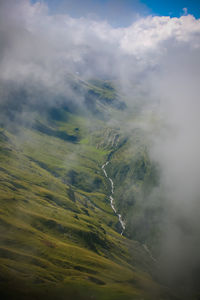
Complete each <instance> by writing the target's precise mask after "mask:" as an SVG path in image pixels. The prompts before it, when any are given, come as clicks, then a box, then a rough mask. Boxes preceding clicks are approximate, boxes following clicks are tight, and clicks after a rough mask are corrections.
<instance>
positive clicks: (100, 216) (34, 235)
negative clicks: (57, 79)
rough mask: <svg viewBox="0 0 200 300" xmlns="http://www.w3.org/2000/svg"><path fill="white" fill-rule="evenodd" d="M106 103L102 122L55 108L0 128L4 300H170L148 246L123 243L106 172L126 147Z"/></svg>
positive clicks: (0, 254) (98, 104) (1, 281)
mask: <svg viewBox="0 0 200 300" xmlns="http://www.w3.org/2000/svg"><path fill="white" fill-rule="evenodd" d="M98 91H99V90H98ZM113 101H114V100H113ZM101 103H102V101H101V97H100V98H98V97H97V99H96V100H95V105H96V107H98V111H100V110H101V117H100V118H99V117H98V116H99V114H97V115H96V114H93V110H92V111H91V113H90V114H89V115H86V114H85V111H81V112H80V111H76V112H73V111H71V112H70V111H69V109H67V107H64V108H56V107H55V108H51V109H50V110H47V111H48V112H47V113H45V114H42V113H41V112H36V113H35V115H34V118H35V120H34V122H33V123H32V124H31V125H29V124H28V126H27V124H25V123H23V122H19V123H17V122H16V121H14V122H10V126H9V128H8V127H5V126H4V127H2V128H1V132H0V164H1V168H0V179H1V180H0V195H1V196H0V202H1V206H0V223H1V229H0V230H1V231H0V232H1V242H0V262H1V263H0V266H1V267H0V268H1V273H0V274H1V275H0V287H1V291H2V295H3V296H4V299H6V298H7V299H41V298H42V297H48V299H72V298H76V299H88V298H89V299H90V298H91V299H99V300H100V299H102V300H103V299H141V298H142V299H168V298H170V299H171V296H170V295H169V292H168V290H167V289H166V288H163V287H161V286H160V285H159V284H157V283H156V282H155V280H154V279H153V278H152V274H153V265H154V262H153V260H152V258H151V256H150V255H149V254H148V253H147V251H146V250H145V249H144V247H143V246H142V245H141V244H140V243H138V242H136V241H133V240H129V239H127V238H125V237H124V236H121V235H120V234H119V232H120V229H119V226H120V224H119V221H118V218H117V216H116V215H115V214H114V212H113V210H112V208H111V206H110V200H109V197H108V196H109V193H110V184H109V182H108V181H107V180H106V178H105V176H104V174H103V171H102V168H101V166H102V165H103V163H104V162H105V161H106V160H107V159H108V158H109V157H112V154H113V151H115V150H116V149H118V150H119V149H120V147H122V146H123V145H124V143H125V138H124V137H122V138H121V137H120V135H119V134H118V133H119V128H116V127H113V126H112V125H111V126H110V124H109V118H108V115H109V114H110V113H112V112H113V110H115V111H116V110H117V109H118V108H116V107H115V105H114V106H113V103H112V105H111V106H110V104H108V103H105V101H104V103H103V104H101ZM99 107H100V108H99ZM105 109H106V114H107V117H106V119H107V120H108V121H105V118H104V117H103V119H102V114H103V113H104V110H105ZM120 109H121V108H120ZM103 115H104V114H103ZM116 144H117V145H118V146H117V147H115V146H116Z"/></svg>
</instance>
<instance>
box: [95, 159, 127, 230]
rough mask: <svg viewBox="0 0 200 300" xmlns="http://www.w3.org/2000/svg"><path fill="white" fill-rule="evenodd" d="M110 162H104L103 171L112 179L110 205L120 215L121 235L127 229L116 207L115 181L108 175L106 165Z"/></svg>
mask: <svg viewBox="0 0 200 300" xmlns="http://www.w3.org/2000/svg"><path fill="white" fill-rule="evenodd" d="M109 163H110V162H109V161H107V162H106V163H105V164H103V166H102V167H101V168H102V170H103V172H104V175H105V177H106V178H107V179H108V180H109V181H110V185H111V195H110V196H109V198H110V206H111V207H112V210H113V211H114V213H115V214H116V215H117V216H118V219H119V222H120V224H121V227H122V232H121V235H123V233H124V230H125V229H126V223H125V222H124V221H123V220H122V216H121V214H118V213H117V210H116V208H115V203H114V198H113V197H112V195H113V194H114V183H113V180H112V178H110V177H108V174H107V172H106V170H105V167H106V166H107V165H108V164H109Z"/></svg>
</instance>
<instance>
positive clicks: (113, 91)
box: [0, 0, 200, 299]
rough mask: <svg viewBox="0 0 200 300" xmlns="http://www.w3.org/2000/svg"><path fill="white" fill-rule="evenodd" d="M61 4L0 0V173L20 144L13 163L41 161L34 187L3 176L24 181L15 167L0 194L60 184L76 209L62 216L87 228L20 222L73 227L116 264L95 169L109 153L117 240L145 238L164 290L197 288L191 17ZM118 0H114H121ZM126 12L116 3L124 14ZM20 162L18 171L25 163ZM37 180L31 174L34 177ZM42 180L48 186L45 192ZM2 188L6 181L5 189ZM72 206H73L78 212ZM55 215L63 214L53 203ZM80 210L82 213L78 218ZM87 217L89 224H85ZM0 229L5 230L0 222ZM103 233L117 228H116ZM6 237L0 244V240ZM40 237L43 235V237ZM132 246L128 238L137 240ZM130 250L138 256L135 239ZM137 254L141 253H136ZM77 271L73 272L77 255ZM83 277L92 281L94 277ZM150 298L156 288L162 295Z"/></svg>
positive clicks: (199, 72) (199, 46) (198, 195)
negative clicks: (116, 20) (118, 20)
mask: <svg viewBox="0 0 200 300" xmlns="http://www.w3.org/2000/svg"><path fill="white" fill-rule="evenodd" d="M76 2H77V1H76ZM69 3H70V2H69ZM69 3H68V2H66V3H65V5H64V2H63V4H62V5H63V6H61V7H63V9H65V11H67V10H69V14H67V13H62V11H61V9H60V8H59V9H58V11H57V12H56V13H52V12H51V13H50V8H48V5H47V4H46V3H45V2H35V3H31V2H30V1H28V0H19V1H15V0H7V1H1V2H0V69H1V72H0V120H1V121H0V126H1V135H0V141H1V143H2V147H1V152H2V157H1V162H2V170H1V171H2V172H3V173H2V176H1V177H2V180H5V182H7V180H8V177H9V176H11V175H12V176H14V172H15V171H16V169H15V167H14V162H15V161H18V158H17V157H18V156H17V155H20V159H21V162H22V164H21V165H20V166H22V165H23V170H25V169H26V168H28V167H27V166H31V164H33V165H34V167H35V168H36V169H35V172H36V173H37V172H42V173H41V174H42V175H41V174H40V176H41V178H45V179H44V181H45V184H44V186H43V187H42V188H41V187H40V189H39V190H38V191H37V193H36V194H37V195H36V194H34V191H33V190H31V189H30V190H29V187H28V186H26V184H27V183H26V184H25V187H26V188H25V190H26V192H22V194H20V193H21V192H19V191H18V188H19V189H20V187H19V186H18V187H17V186H15V187H11V186H10V185H12V182H13V181H15V179H16V178H18V179H19V178H21V179H20V180H22V182H23V180H25V177H26V176H25V175H23V176H25V177H23V176H22V177H20V176H21V175H20V174H18V175H15V177H16V178H15V177H12V176H11V177H12V178H10V177H9V184H8V183H4V184H3V187H5V186H6V187H7V188H6V189H4V188H2V191H4V192H2V196H0V197H1V198H2V199H1V200H2V203H4V202H5V199H7V198H8V199H10V197H11V196H10V195H11V194H12V197H15V194H16V195H17V197H19V201H21V200H20V199H22V198H23V197H25V196H24V195H25V194H26V195H28V196H26V197H28V198H29V197H33V199H36V198H37V197H39V198H37V201H43V199H46V200H47V202H51V205H52V203H54V201H56V200H55V199H57V198H56V197H57V196H56V195H57V194H58V195H59V193H60V192H59V188H58V187H60V189H61V190H63V191H64V189H65V187H64V184H66V186H67V193H68V198H69V199H71V200H70V201H72V203H73V204H71V202H66V203H67V204H66V210H69V211H73V214H76V217H73V218H74V219H72V222H71V223H72V224H73V222H79V221H80V220H81V221H80V222H82V219H81V218H83V219H84V221H83V224H84V225H82V223H80V224H81V226H83V227H84V226H86V225H85V224H86V223H87V222H89V223H90V226H91V228H92V229H91V228H90V229H91V232H93V233H92V235H90V234H89V233H88V231H90V229H87V230H86V231H85V233H80V232H81V229H77V228H76V229H75V227H73V230H72V229H70V230H71V233H70V234H69V232H68V233H66V232H67V231H65V227H64V226H67V225H66V224H65V225H63V224H64V223H63V224H57V223H53V222H58V219H56V217H55V216H53V213H52V215H51V218H52V219H51V221H49V220H45V221H44V220H43V221H41V220H42V219H38V221H35V222H36V223H37V224H36V225H33V224H35V223H34V221H31V222H32V223H31V226H33V228H34V230H41V232H43V233H44V232H45V230H46V229H44V228H45V226H47V225H48V229H49V228H50V229H49V230H50V231H51V230H52V231H54V230H55V231H56V230H58V231H59V232H60V233H61V232H62V234H66V235H67V234H68V238H69V241H70V237H71V240H72V241H73V242H74V243H75V242H76V243H77V240H78V241H79V238H80V239H81V242H80V241H79V242H78V245H79V243H80V244H81V243H82V244H81V245H82V247H83V248H84V247H85V248H87V249H89V250H91V251H94V252H95V251H96V253H98V255H103V257H107V258H109V259H111V260H114V259H113V257H118V258H117V261H118V262H119V261H120V259H122V260H124V262H123V265H124V266H125V265H126V264H128V263H130V259H128V258H127V257H128V256H126V255H125V254H124V253H123V255H122V253H121V252H120V251H122V252H123V250H121V248H120V250H119V253H120V254H119V253H117V252H116V253H114V254H112V251H113V250H112V249H113V245H116V244H117V243H118V242H117V241H118V239H120V223H119V220H117V217H116V216H115V218H116V219H115V220H114V219H113V218H114V217H113V216H112V213H113V211H112V210H111V208H110V203H109V198H108V196H109V192H110V190H109V189H110V187H109V186H108V183H107V182H106V178H104V177H105V176H104V177H103V175H104V174H102V173H100V172H102V170H101V166H102V165H103V163H105V162H106V161H110V166H109V165H108V167H107V168H108V175H109V176H110V177H111V178H112V180H113V182H114V184H115V193H114V198H115V201H116V208H117V210H118V211H119V212H120V213H121V214H122V217H123V219H124V220H125V222H126V225H127V226H126V230H125V231H124V236H125V238H126V239H127V243H128V241H129V240H130V241H131V242H132V241H136V244H137V243H140V244H141V245H143V246H144V245H146V247H147V246H148V248H147V249H150V250H148V251H150V253H152V257H153V258H154V257H155V261H156V262H157V266H156V268H155V269H156V271H155V270H154V271H151V272H150V273H151V275H152V274H153V275H152V276H153V277H152V278H153V280H154V278H159V280H158V282H159V284H161V285H166V286H167V288H170V289H171V288H172V290H173V294H174V290H175V289H176V286H178V288H177V289H178V292H177V294H176V292H175V296H171V297H172V298H170V297H169V299H173V297H177V299H179V297H186V298H188V297H189V298H188V299H198V297H199V272H200V256H199V253H200V226H199V219H200V207H199V206H200V187H199V186H200V185H199V178H200V174H199V173H200V171H199V170H200V161H199V159H198V154H199V147H200V139H199V128H200V119H199V110H200V103H199V95H200V85H199V78H200V20H199V19H196V18H195V17H194V16H192V15H190V14H187V13H186V11H185V14H183V15H182V16H180V17H179V18H177V17H173V18H171V17H166V16H165V17H164V16H153V15H148V16H144V15H143V16H142V14H141V12H142V11H145V12H146V8H145V7H144V6H143V5H142V4H140V3H139V2H137V1H135V7H136V8H137V9H136V11H137V10H138V13H134V14H133V16H132V14H130V15H129V18H130V19H133V20H134V21H133V22H132V24H131V25H127V26H124V27H123V26H119V25H118V26H115V24H113V21H112V13H113V14H115V13H116V14H117V10H116V12H113V11H112V9H110V10H109V9H108V10H107V15H106V17H105V19H104V20H103V19H102V15H103V13H102V14H100V15H99V17H98V16H97V15H95V14H96V11H98V9H97V8H96V7H94V8H92V9H93V11H94V14H87V13H86V12H87V6H86V7H85V8H84V7H80V9H79V11H77V10H76V3H74V4H73V5H74V6H72V7H71V6H70V5H69ZM118 4H119V6H120V7H121V5H122V3H121V2H119V3H118ZM87 5H88V6H90V1H88V3H87ZM112 5H113V4H112ZM112 5H111V7H112ZM70 11H71V12H73V11H74V14H73V13H71V14H70ZM126 12H127V10H126V9H125V13H124V15H125V14H126ZM75 13H77V15H76V14H75ZM109 16H110V22H109ZM122 19H123V18H122ZM42 137H43V138H42ZM42 139H43V140H42ZM44 141H45V142H44ZM45 143H46V144H45ZM65 143H66V145H65ZM36 146H37V147H38V148H34V147H36ZM54 146H55V148H54ZM48 147H49V149H48ZM65 147H66V149H67V150H66V153H65V151H64V149H65ZM84 147H85V148H84ZM9 149H10V150H9ZM44 149H47V154H46V155H47V156H48V159H47V158H45V152H44ZM9 151H10V152H9ZM48 151H49V152H48ZM51 151H52V152H51ZM90 151H91V152H90ZM11 152H12V153H14V156H13V157H12V155H11V158H10V159H11V163H10V167H9V168H10V169H9V168H8V170H7V171H6V165H4V164H5V163H6V161H7V159H8V160H9V157H10V154H9V153H11ZM22 154H23V155H22ZM21 155H22V156H21ZM56 155H57V157H56ZM90 159H91V161H90ZM84 160H86V161H87V160H88V161H90V162H89V165H90V164H91V166H90V167H91V170H92V171H91V170H90V171H88V169H87V166H86V165H87V163H85V161H84ZM72 162H73V163H72ZM85 164H86V165H85ZM97 167H98V168H97ZM40 168H41V170H42V171H41V170H40ZM30 170H31V169H30ZM30 170H29V171H27V174H31V172H32V171H33V170H32V171H30ZM36 170H37V171H36ZM48 172H49V174H50V175H48V176H53V177H51V180H52V182H53V183H52V185H53V186H54V187H53V188H52V187H51V184H50V182H49V183H48V176H47V173H48ZM90 172H91V173H90ZM38 174H39V173H37V176H39V175H38ZM46 176H47V177H46ZM14 178H15V179H14ZM22 178H23V179H22ZM30 178H32V177H30ZM38 178H39V177H38ZM52 178H53V179H52ZM31 180H33V181H34V179H33V178H32V179H29V181H30V182H31ZM37 180H38V182H37V183H36V182H35V184H36V185H37V186H39V181H40V180H39V179H37ZM41 180H42V179H41ZM54 180H55V182H54ZM57 180H60V181H59V182H57ZM3 182H4V181H3ZM22 182H20V183H19V182H18V183H17V184H18V185H19V184H22ZM30 182H29V183H30ZM56 186H57V187H56ZM55 187H56V188H55ZM16 188H17V190H15V189H16ZM44 188H45V189H47V190H48V189H50V191H51V192H50V193H49V194H48V193H47V190H43V189H44ZM9 189H11V190H12V189H13V190H12V193H11V194H9V193H10V191H11V190H9ZM54 189H56V192H55V194H54V191H53V190H54ZM90 193H91V194H90ZM92 193H95V194H92ZM8 195H9V196H8ZM19 195H20V196H19ZM33 195H34V196H33ZM38 195H40V196H38ZM42 195H43V196H42ZM64 195H65V193H64V192H63V194H62V195H60V196H59V197H60V198H59V197H58V199H59V200H57V201H58V202H57V204H56V205H60V203H62V205H61V206H62V209H63V207H64V206H63V205H65V204H64V203H65V201H68V200H69V199H67V200H66V199H65V198H63V197H65V196H64ZM103 195H104V196H103ZM20 197H21V198H20ZM34 197H35V198H34ZM106 197H107V198H106ZM13 199H14V198H13ZM88 199H89V200H88ZM94 199H96V200H94ZM103 199H104V200H105V199H107V200H106V201H107V202H106V201H104V200H103ZM46 200H45V201H46ZM6 201H7V200H6ZM24 201H25V200H24ZM35 201H36V200H35ZM59 201H60V202H59ZM93 201H94V202H93ZM95 201H97V202H95ZM104 202H105V203H104ZM6 203H7V204H6V205H8V207H7V208H6V209H7V210H5V211H4V210H3V207H4V204H2V211H3V213H2V214H3V215H5V216H7V215H9V213H8V212H9V207H10V205H11V204H8V202H6ZM24 203H25V202H24ZM74 203H76V204H74ZM77 203H79V204H77ZM91 203H93V204H91ZM23 205H24V204H23ZM31 205H33V204H31ZM34 205H35V204H34ZM42 205H43V204H42ZM45 205H46V204H44V206H45ZM76 205H77V207H75V206H76ZM106 205H107V206H106ZM19 206H20V205H19ZM68 206H69V207H68ZM88 206H89V208H88ZM91 207H92V208H91ZM98 207H99V208H98ZM108 207H109V208H108ZM96 208H98V209H99V210H101V213H102V216H101V217H98V213H96V212H95V214H94V216H93V215H92V213H91V212H92V211H95V210H96ZM20 209H21V208H20ZM23 209H25V208H23ZM23 209H21V210H23ZM48 209H49V211H50V208H48ZM57 209H58V208H57V206H56V207H55V211H56V210H57ZM59 209H60V208H59ZM59 209H58V211H59ZM90 209H91V211H90ZM98 209H97V210H98ZM109 209H110V210H111V211H109ZM29 210H31V206H30V207H29ZM80 211H81V214H83V215H84V216H82V215H80V216H79V213H80ZM21 213H22V211H21ZM104 213H105V215H104ZM55 214H56V212H55ZM59 214H60V215H59V218H62V216H63V214H64V212H62V213H61V212H59ZM11 215H12V214H11ZM90 215H92V218H93V219H91V220H90V221H88V220H89V219H90V217H91V216H90ZM110 215H111V216H110ZM5 216H4V217H5ZM9 218H10V217H9ZM16 218H17V217H16ZM31 218H32V220H34V217H33V216H32V217H31ZM35 218H36V217H35ZM38 218H39V217H38ZM46 218H47V216H46ZM48 218H50V215H48ZM54 218H55V219H54ZM70 218H72V216H71V215H70ZM98 218H100V219H101V222H102V223H103V225H102V226H103V227H102V228H103V229H101V231H98V230H100V229H98V226H97V224H95V222H96V220H97V219H98ZM103 218H105V220H106V221H105V224H106V225H105V224H104V222H103V221H102V220H103ZM109 218H111V219H109ZM27 219H28V218H27ZM78 219H80V220H78ZM100 219H99V220H100ZM9 220H10V219H9ZM52 220H53V221H52ZM55 220H57V221H55ZM4 221H5V220H4ZM6 222H8V220H6ZM9 222H10V223H11V224H12V222H11V221H9ZM9 222H8V223H9ZM27 222H28V223H27V224H29V221H27ZM45 222H46V223H45ZM63 222H64V221H63ZM99 222H100V221H99ZM10 223H9V224H10ZM102 223H101V224H102ZM104 225H105V226H104ZM9 226H11V225H9ZM59 226H61V227H59ZM73 226H75V225H73ZM77 226H78V225H77ZM92 226H94V227H95V226H96V227H95V228H96V229H95V230H96V231H95V230H93V229H94V228H93V227H92ZM109 226H111V229H109ZM40 227H41V228H40ZM104 227H105V228H104ZM103 230H104V231H105V232H106V231H108V232H109V230H112V232H109V234H108V235H110V236H109V238H108V239H106V238H105V239H104V232H103ZM2 232H3V233H4V234H5V232H6V230H2ZM113 232H115V233H113ZM86 233H87V234H86ZM53 234H54V233H53ZM53 234H52V236H53ZM112 234H114V236H115V234H116V236H115V238H113V237H112ZM14 236H15V235H14ZM16 237H17V238H18V235H17V233H16ZM12 238H13V236H12ZM17 238H16V239H17ZM54 238H55V235H54ZM112 238H113V240H112ZM20 239H21V238H19V240H20ZM73 239H74V240H73ZM2 241H4V239H2ZM45 241H46V240H45ZM122 241H123V242H122V243H124V245H123V246H122V248H123V247H128V248H129V249H130V248H131V249H132V246H131V247H129V246H127V244H126V242H124V240H123V237H122ZM61 242H62V238H61V239H60V242H59V243H61ZM6 243H7V242H5V245H6V246H5V245H4V243H3V242H2V244H1V246H2V247H8V246H9V243H7V244H6ZM44 243H46V244H48V243H50V244H48V245H54V242H53V241H52V243H53V244H51V242H44ZM44 243H43V244H44ZM93 243H94V244H93ZM136 244H135V245H136ZM131 245H132V244H131ZM135 245H134V246H133V249H136V248H137V247H136V246H135ZM137 245H138V244H137ZM48 247H49V248H51V247H52V248H54V246H48ZM56 247H57V246H55V248H56ZM98 247H99V248H98ZM134 247H136V248H134ZM138 247H139V246H138ZM141 248H142V246H141ZM143 248H144V247H143ZM143 248H142V249H143ZM6 249H7V248H6ZM11 249H12V247H11ZM13 249H14V246H13ZM99 249H100V250H99ZM102 249H103V250H102ZM124 249H125V248H124ZM137 249H139V248H137ZM4 250H5V249H4ZM2 251H3V250H2ZM23 251H25V250H23ZM124 251H125V250H124ZM127 251H128V250H127ZM140 251H141V253H142V254H141V255H144V257H145V254H144V253H143V252H142V251H144V249H143V250H141V249H140V250H138V253H140ZM148 251H146V255H147V254H148V253H147V252H148ZM136 252H137V251H136ZM2 253H3V252H2ZM102 253H103V254H102ZM108 253H109V254H108ZM133 253H134V250H132V254H133ZM111 254H112V255H111ZM56 255H58V254H56ZM88 255H89V254H88ZM109 255H111V256H112V257H111V256H109ZM127 255H128V254H127ZM125 256H126V259H125V258H124V257H125ZM147 256H148V255H147ZM119 257H120V258H119ZM138 257H139V258H137V259H138V260H140V254H138ZM142 257H143V256H142ZM144 257H143V258H142V259H144V260H145V258H144ZM4 258H5V257H4ZM43 258H44V257H43ZM95 259H96V258H95ZM137 259H136V261H137ZM148 259H150V258H149V257H148ZM148 259H147V260H148ZM14 260H16V259H14ZM55 260H56V259H55V257H54V262H55ZM150 260H151V259H150ZM52 261H53V259H52ZM125 261H126V263H125ZM147 265H148V263H147ZM140 267H141V266H140ZM4 268H7V267H5V266H4ZM113 268H114V267H113ZM141 268H142V267H141ZM149 268H150V267H148V268H147V269H148V272H149ZM147 269H145V272H147ZM76 270H79V271H80V272H82V269H81V267H80V266H79V267H78V269H76ZM52 272H53V271H52ZM84 272H86V273H87V270H86V271H84ZM93 272H94V270H93ZM124 272H125V271H124ZM125 273H126V272H125ZM155 274H156V275H155ZM93 275H94V274H93ZM57 276H58V275H57ZM66 276H69V274H67V273H66ZM70 276H72V275H70ZM73 276H76V275H73ZM77 276H78V275H77ZM138 276H139V275H138ZM49 280H50V279H49ZM84 280H85V279H84ZM92 280H93V283H94V281H95V279H94V278H93V279H92ZM98 280H100V281H99V282H101V280H103V279H102V278H101V279H100V278H99V279H98V278H97V279H96V281H98ZM106 280H107V279H106ZM109 280H110V279H109ZM109 280H108V282H109ZM120 280H121V279H119V281H120ZM145 280H146V279H145ZM145 280H144V281H145ZM155 280H157V279H155ZM136 281H137V280H136ZM127 282H129V283H130V280H129V281H127ZM100 285H101V284H100ZM133 286H134V284H133ZM136 286H137V284H136ZM138 286H139V284H138ZM138 289H139V287H138ZM141 290H144V289H141ZM161 294H162V293H161ZM113 295H114V294H113ZM180 295H181V296H180ZM85 297H87V296H85ZM113 297H115V295H114V296H113ZM126 297H127V298H124V299H139V298H131V297H133V296H132V294H131V296H130V298H128V296H126ZM144 297H146V295H144ZM153 297H154V296H152V298H151V299H153ZM159 297H160V298H156V299H165V298H164V297H163V298H162V296H159ZM58 299H61V298H58ZM95 299H100V298H95ZM102 299H104V298H103V296H102ZM105 299H106V298H105ZM110 299H114V298H110ZM117 299H118V298H117ZM119 299H122V298H119ZM145 299H150V298H145ZM166 299H167V298H166ZM174 299H175V298H174Z"/></svg>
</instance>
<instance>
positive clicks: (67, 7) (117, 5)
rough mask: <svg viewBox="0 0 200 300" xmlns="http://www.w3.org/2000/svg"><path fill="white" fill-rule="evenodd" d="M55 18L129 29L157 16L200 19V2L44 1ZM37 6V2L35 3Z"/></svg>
mask: <svg viewBox="0 0 200 300" xmlns="http://www.w3.org/2000/svg"><path fill="white" fill-rule="evenodd" d="M42 1H43V2H45V3H47V5H48V7H49V11H50V13H52V14H55V13H66V14H69V15H71V16H72V17H86V16H87V17H88V16H91V17H93V18H95V17H96V18H100V19H103V20H107V21H108V23H111V24H112V25H114V26H128V25H130V24H131V23H132V22H133V21H134V20H135V19H136V18H138V16H147V15H157V16H171V17H180V16H181V15H184V14H192V15H193V16H195V17H196V18H199V17H200V1H199V0H174V1H173V0H168V1H158V0H84V1H80V0H42ZM32 2H33V3H34V2H37V0H32Z"/></svg>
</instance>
